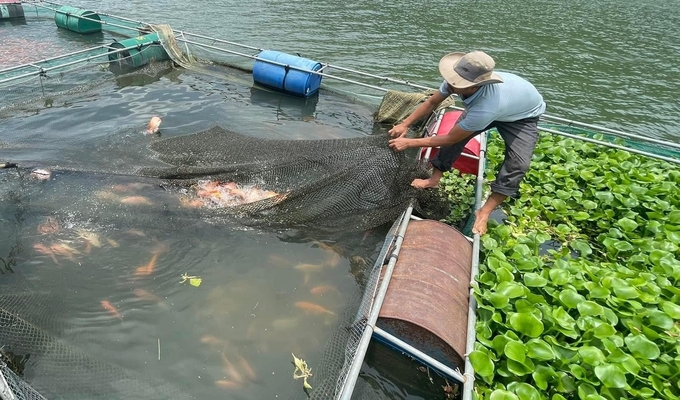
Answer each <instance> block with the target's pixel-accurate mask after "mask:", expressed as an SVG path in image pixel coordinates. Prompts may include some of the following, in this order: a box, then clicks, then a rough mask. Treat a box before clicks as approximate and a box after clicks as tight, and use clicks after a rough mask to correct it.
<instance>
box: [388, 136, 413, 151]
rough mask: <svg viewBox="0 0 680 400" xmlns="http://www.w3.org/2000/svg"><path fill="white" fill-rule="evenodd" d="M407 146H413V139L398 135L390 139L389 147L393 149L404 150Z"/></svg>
mask: <svg viewBox="0 0 680 400" xmlns="http://www.w3.org/2000/svg"><path fill="white" fill-rule="evenodd" d="M409 147H413V139H406V138H402V137H398V138H396V139H392V140H390V148H392V149H393V150H396V151H404V150H406V149H408V148H409Z"/></svg>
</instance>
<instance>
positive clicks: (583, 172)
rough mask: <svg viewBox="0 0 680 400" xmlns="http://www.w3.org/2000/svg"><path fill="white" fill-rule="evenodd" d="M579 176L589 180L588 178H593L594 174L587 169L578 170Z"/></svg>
mask: <svg viewBox="0 0 680 400" xmlns="http://www.w3.org/2000/svg"><path fill="white" fill-rule="evenodd" d="M579 176H580V177H581V178H582V179H583V180H584V181H589V180H591V179H593V178H594V177H595V174H593V173H592V172H590V171H587V170H581V172H579Z"/></svg>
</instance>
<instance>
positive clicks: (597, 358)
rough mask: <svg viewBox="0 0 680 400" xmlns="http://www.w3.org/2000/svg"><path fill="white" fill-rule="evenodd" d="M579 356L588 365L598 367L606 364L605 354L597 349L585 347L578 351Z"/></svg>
mask: <svg viewBox="0 0 680 400" xmlns="http://www.w3.org/2000/svg"><path fill="white" fill-rule="evenodd" d="M578 354H579V355H580V356H581V359H582V360H583V362H585V363H586V364H589V365H592V366H597V365H600V364H602V363H604V362H605V356H604V353H602V351H601V350H600V349H598V348H597V347H593V346H583V347H581V348H580V349H578Z"/></svg>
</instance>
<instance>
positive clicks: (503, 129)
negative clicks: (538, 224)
mask: <svg viewBox="0 0 680 400" xmlns="http://www.w3.org/2000/svg"><path fill="white" fill-rule="evenodd" d="M494 66H495V63H494V60H493V59H492V58H491V57H490V56H489V55H488V54H486V53H484V52H482V51H473V52H470V53H467V54H466V53H450V54H447V55H445V56H444V57H442V59H441V60H440V61H439V72H440V73H441V75H442V77H443V78H444V82H443V83H442V85H441V86H440V87H439V91H438V92H436V93H435V94H433V95H432V96H430V98H429V99H428V100H426V101H425V102H424V103H423V104H421V105H420V106H418V107H417V108H416V109H415V110H414V111H413V112H412V113H411V115H409V116H408V117H407V118H406V119H404V121H403V122H401V123H400V124H399V125H396V126H394V127H393V128H392V129H391V130H390V132H389V133H390V135H391V136H392V137H393V138H394V139H392V140H390V147H391V148H393V149H394V150H397V151H402V150H405V149H407V148H410V147H437V146H440V150H439V152H438V153H437V155H436V156H435V158H434V159H432V160H431V163H432V167H433V171H432V176H431V177H430V178H429V179H416V180H414V181H413V183H412V185H413V186H414V187H416V188H431V187H437V186H438V185H439V180H440V179H441V177H442V174H443V173H444V172H445V171H449V170H451V165H452V164H453V162H454V161H455V160H456V159H457V158H458V156H460V154H461V152H462V151H463V148H464V147H465V144H467V142H468V141H469V140H470V139H472V138H473V137H475V136H476V135H478V134H479V133H481V132H484V131H486V130H487V129H491V128H494V127H495V128H496V129H497V130H498V133H500V135H501V137H502V138H503V140H504V141H505V158H504V160H503V164H502V165H501V167H500V170H499V171H498V174H497V175H496V180H495V181H494V182H493V183H492V184H491V191H492V193H491V196H489V198H488V199H487V201H486V203H485V204H484V206H483V207H482V208H480V209H479V210H478V211H477V213H476V214H475V216H476V218H475V224H474V227H473V229H472V230H473V232H475V233H479V234H480V235H483V234H484V233H486V227H487V221H488V219H489V215H490V214H491V212H492V211H493V210H494V209H495V208H496V207H498V206H499V205H500V204H501V203H503V201H505V199H506V198H507V197H508V196H510V197H516V196H517V195H518V190H519V184H520V182H521V181H522V179H524V175H525V174H526V172H527V170H528V169H529V163H530V162H531V156H532V155H533V152H534V147H535V146H536V141H537V140H538V127H537V124H538V118H539V116H540V115H541V114H543V113H544V112H545V108H546V105H545V102H544V101H543V97H542V96H541V94H540V93H538V91H537V90H536V88H535V87H534V86H533V85H532V84H531V83H529V82H527V81H526V80H524V79H522V78H520V77H519V76H517V75H514V74H510V73H505V72H494V70H493V69H494ZM452 94H457V95H458V96H460V98H461V99H462V100H463V103H464V105H465V111H464V112H463V113H462V115H461V116H460V118H459V119H458V121H456V124H455V125H454V126H453V128H451V131H449V133H448V135H440V136H434V137H426V138H418V139H409V138H405V137H404V136H405V135H406V133H407V132H408V128H409V126H411V124H413V123H414V122H416V121H418V120H419V119H421V118H423V117H426V116H428V115H430V114H431V113H432V111H434V110H435V109H436V108H437V106H438V105H439V104H440V103H441V102H442V101H444V99H446V98H447V97H448V96H450V95H452Z"/></svg>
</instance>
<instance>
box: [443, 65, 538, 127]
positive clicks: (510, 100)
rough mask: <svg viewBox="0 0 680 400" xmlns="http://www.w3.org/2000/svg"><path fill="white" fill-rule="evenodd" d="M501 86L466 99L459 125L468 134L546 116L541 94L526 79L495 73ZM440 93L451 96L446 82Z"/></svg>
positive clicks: (482, 88) (491, 87)
mask: <svg viewBox="0 0 680 400" xmlns="http://www.w3.org/2000/svg"><path fill="white" fill-rule="evenodd" d="M496 74H498V75H500V77H501V78H503V82H502V83H492V84H490V85H483V86H480V88H479V90H477V91H476V92H475V93H474V94H473V95H472V96H470V97H467V98H464V99H463V103H464V104H465V111H464V113H463V117H462V118H461V119H460V121H458V125H460V127H461V128H463V129H464V130H466V131H470V132H476V131H480V130H482V129H484V128H486V127H487V126H489V124H491V123H492V122H493V121H502V122H511V121H517V120H520V119H524V118H531V117H538V116H540V115H541V114H543V113H544V112H545V102H544V101H543V96H541V94H540V93H538V90H536V88H535V87H534V85H532V84H531V83H529V82H528V81H526V80H525V79H523V78H520V77H519V76H517V75H515V74H511V73H509V72H496ZM439 93H441V94H442V95H444V96H447V97H448V96H450V95H452V94H453V93H451V92H449V89H448V84H447V83H446V81H444V82H443V83H442V85H441V86H440V87H439Z"/></svg>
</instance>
